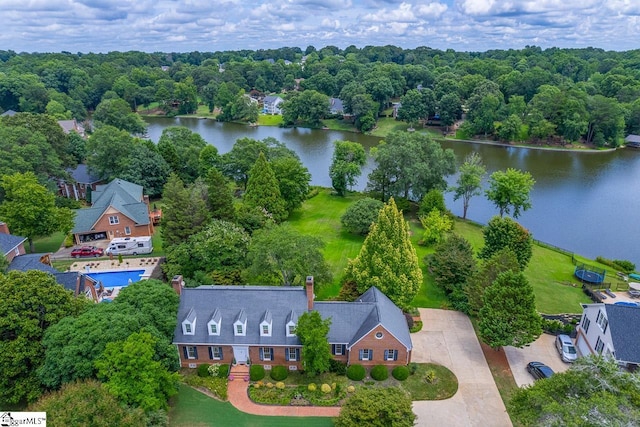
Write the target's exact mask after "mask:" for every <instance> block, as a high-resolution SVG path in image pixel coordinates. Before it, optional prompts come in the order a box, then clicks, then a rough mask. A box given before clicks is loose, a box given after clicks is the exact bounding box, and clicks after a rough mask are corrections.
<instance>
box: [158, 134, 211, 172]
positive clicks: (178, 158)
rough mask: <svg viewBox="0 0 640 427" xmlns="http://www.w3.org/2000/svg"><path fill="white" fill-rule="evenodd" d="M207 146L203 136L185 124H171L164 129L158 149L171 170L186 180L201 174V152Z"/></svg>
mask: <svg viewBox="0 0 640 427" xmlns="http://www.w3.org/2000/svg"><path fill="white" fill-rule="evenodd" d="M206 146H207V143H206V142H205V140H204V139H202V137H201V136H200V135H199V134H197V133H195V132H192V131H191V130H190V129H188V128H186V127H184V126H171V127H168V128H166V129H164V130H163V131H162V135H161V136H160V140H159V141H158V151H159V153H160V154H161V155H162V157H163V158H164V160H165V161H166V162H167V164H168V165H169V167H170V168H171V171H172V172H173V173H176V174H178V176H179V177H180V178H181V179H182V180H183V181H184V182H185V183H191V182H193V181H195V179H196V178H197V177H198V176H199V171H200V152H201V151H202V150H203V149H204V148H205V147H206Z"/></svg>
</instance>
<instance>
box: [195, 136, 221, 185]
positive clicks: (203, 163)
mask: <svg viewBox="0 0 640 427" xmlns="http://www.w3.org/2000/svg"><path fill="white" fill-rule="evenodd" d="M220 167H222V162H221V158H220V155H219V154H218V149H217V148H216V147H215V146H214V145H211V144H208V145H206V146H205V147H204V148H203V149H202V150H200V156H199V157H198V173H199V175H200V176H201V177H205V176H207V173H208V172H209V169H211V168H220Z"/></svg>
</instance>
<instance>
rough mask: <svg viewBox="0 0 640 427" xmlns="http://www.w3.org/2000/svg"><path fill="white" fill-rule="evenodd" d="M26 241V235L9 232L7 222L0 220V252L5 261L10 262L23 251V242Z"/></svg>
mask: <svg viewBox="0 0 640 427" xmlns="http://www.w3.org/2000/svg"><path fill="white" fill-rule="evenodd" d="M26 241H27V238H26V237H21V236H14V235H13V234H11V233H9V226H8V225H7V223H6V222H2V221H0V252H2V254H3V255H4V256H5V258H6V259H7V261H9V262H11V261H13V259H14V258H15V257H17V256H18V255H22V254H24V253H25V250H24V242H26Z"/></svg>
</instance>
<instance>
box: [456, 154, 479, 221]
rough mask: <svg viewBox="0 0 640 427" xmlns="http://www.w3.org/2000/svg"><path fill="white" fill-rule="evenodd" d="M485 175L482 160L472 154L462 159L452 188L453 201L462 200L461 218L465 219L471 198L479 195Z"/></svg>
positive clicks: (477, 155)
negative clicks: (462, 161)
mask: <svg viewBox="0 0 640 427" xmlns="http://www.w3.org/2000/svg"><path fill="white" fill-rule="evenodd" d="M486 173H487V169H486V168H485V166H484V164H483V163H482V158H481V157H480V155H479V154H478V153H476V152H473V153H471V154H469V155H467V157H465V159H464V163H462V165H461V166H460V174H459V175H458V179H457V180H456V186H455V187H453V200H458V199H460V198H462V218H463V219H466V218H467V211H468V210H469V202H470V201H471V198H472V197H473V196H479V195H480V194H481V192H480V188H481V185H482V177H483V176H484V175H485V174H486Z"/></svg>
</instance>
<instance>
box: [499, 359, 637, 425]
mask: <svg viewBox="0 0 640 427" xmlns="http://www.w3.org/2000/svg"><path fill="white" fill-rule="evenodd" d="M639 384H640V382H639V381H638V374H637V373H630V372H626V371H623V370H621V369H620V367H619V366H618V365H617V363H616V361H615V360H614V359H613V358H608V357H597V356H588V357H580V358H578V360H577V361H576V362H575V363H574V364H573V365H572V366H571V368H570V369H569V370H568V371H566V372H561V373H556V374H554V375H553V376H552V377H551V378H549V379H547V380H545V381H536V382H535V383H534V384H533V385H531V386H529V387H524V388H520V389H518V390H516V392H515V393H514V394H513V395H512V397H511V399H510V401H509V402H508V404H507V407H508V408H509V415H510V416H511V417H513V419H514V422H517V423H518V424H520V425H523V426H533V425H543V424H544V425H562V426H572V427H573V426H593V427H595V426H604V425H612V426H631V425H634V424H636V423H637V422H638V419H640V404H639V403H638V402H640V385H639Z"/></svg>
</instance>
